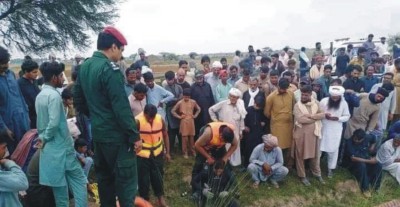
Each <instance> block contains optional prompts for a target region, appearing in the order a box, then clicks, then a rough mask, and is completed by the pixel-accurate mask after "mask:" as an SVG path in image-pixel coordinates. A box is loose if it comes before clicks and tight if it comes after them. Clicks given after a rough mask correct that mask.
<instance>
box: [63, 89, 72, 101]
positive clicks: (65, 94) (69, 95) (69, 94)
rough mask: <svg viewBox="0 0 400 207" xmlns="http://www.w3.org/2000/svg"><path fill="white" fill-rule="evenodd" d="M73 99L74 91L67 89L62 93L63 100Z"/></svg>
mask: <svg viewBox="0 0 400 207" xmlns="http://www.w3.org/2000/svg"><path fill="white" fill-rule="evenodd" d="M72 97H73V95H72V91H71V90H70V89H68V88H65V89H64V90H63V91H62V92H61V98H62V99H71V98H72Z"/></svg>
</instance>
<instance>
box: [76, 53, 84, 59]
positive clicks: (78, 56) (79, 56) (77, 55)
mask: <svg viewBox="0 0 400 207" xmlns="http://www.w3.org/2000/svg"><path fill="white" fill-rule="evenodd" d="M75 58H79V59H82V58H83V57H82V55H80V54H76V55H75Z"/></svg>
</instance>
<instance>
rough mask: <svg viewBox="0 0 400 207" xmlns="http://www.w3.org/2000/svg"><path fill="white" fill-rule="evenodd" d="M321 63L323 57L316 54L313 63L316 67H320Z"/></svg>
mask: <svg viewBox="0 0 400 207" xmlns="http://www.w3.org/2000/svg"><path fill="white" fill-rule="evenodd" d="M323 63H324V58H323V57H322V56H319V55H318V56H316V57H315V64H316V65H317V66H318V67H321V66H322V65H323Z"/></svg>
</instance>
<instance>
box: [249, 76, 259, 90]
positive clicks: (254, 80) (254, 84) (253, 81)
mask: <svg viewBox="0 0 400 207" xmlns="http://www.w3.org/2000/svg"><path fill="white" fill-rule="evenodd" d="M249 86H250V88H249V90H250V91H253V92H254V91H256V90H257V89H258V79H257V78H255V77H253V78H250V81H249Z"/></svg>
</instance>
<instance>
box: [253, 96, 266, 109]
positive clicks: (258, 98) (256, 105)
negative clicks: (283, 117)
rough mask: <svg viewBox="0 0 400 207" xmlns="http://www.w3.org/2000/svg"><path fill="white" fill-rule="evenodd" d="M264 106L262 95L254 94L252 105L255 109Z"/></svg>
mask: <svg viewBox="0 0 400 207" xmlns="http://www.w3.org/2000/svg"><path fill="white" fill-rule="evenodd" d="M264 106H265V98H264V96H256V97H255V98H254V105H253V107H254V108H256V109H264Z"/></svg>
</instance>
